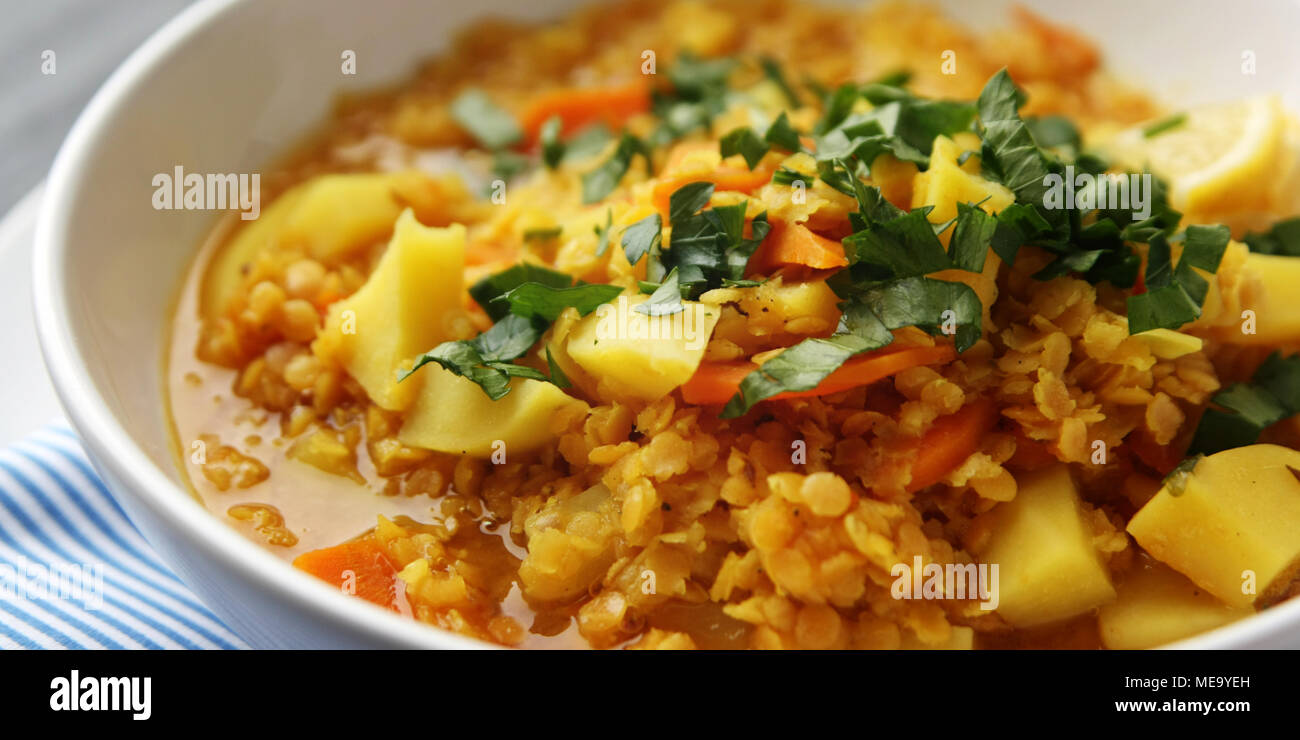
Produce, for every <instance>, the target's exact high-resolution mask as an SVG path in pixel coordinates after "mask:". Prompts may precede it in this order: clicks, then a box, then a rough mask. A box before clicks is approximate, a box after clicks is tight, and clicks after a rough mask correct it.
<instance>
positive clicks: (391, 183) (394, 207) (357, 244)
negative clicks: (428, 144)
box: [279, 172, 426, 265]
mask: <svg viewBox="0 0 1300 740" xmlns="http://www.w3.org/2000/svg"><path fill="white" fill-rule="evenodd" d="M424 179H426V178H425V177H424V175H422V174H420V173H417V172H399V173H379V174H356V175H321V176H320V177H316V178H314V179H312V180H310V181H308V182H307V183H305V184H304V185H302V186H300V187H302V188H303V192H302V195H301V197H300V198H299V201H298V204H297V207H295V208H294V209H293V211H292V212H291V213H290V214H289V215H288V217H287V218H286V219H285V221H284V224H283V226H282V227H281V229H280V234H279V236H280V242H281V243H282V244H284V245H286V246H294V245H301V246H302V247H303V248H304V250H305V251H306V253H307V254H308V255H309V256H311V257H312V258H313V259H315V260H317V261H319V262H323V263H325V264H327V265H329V264H335V263H337V262H339V261H340V260H342V259H344V258H346V257H349V256H351V255H352V254H354V253H355V252H356V250H358V249H361V248H364V247H366V246H369V245H370V244H373V243H375V242H377V241H379V240H381V239H384V238H385V237H387V236H388V235H389V234H391V233H392V231H393V222H394V221H396V220H397V217H398V216H399V215H400V214H401V213H402V209H403V208H404V206H403V204H402V203H401V202H400V201H399V199H398V198H397V197H396V195H395V194H396V192H397V191H398V190H399V189H401V188H405V187H410V186H411V185H412V181H417V180H424Z"/></svg>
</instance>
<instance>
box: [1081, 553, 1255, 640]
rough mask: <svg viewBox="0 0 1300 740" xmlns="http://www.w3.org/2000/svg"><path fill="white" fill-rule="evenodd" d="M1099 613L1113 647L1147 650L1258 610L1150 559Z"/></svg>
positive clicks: (1104, 636) (1103, 635)
mask: <svg viewBox="0 0 1300 740" xmlns="http://www.w3.org/2000/svg"><path fill="white" fill-rule="evenodd" d="M1116 592H1117V593H1118V594H1119V595H1118V597H1117V598H1116V599H1115V601H1112V602H1111V603H1109V604H1107V605H1105V606H1103V607H1102V608H1101V613H1100V614H1099V615H1098V624H1099V627H1100V629H1101V641H1102V643H1103V644H1105V646H1106V647H1108V648H1110V649H1111V650H1145V649H1147V648H1153V647H1159V646H1161V645H1165V644H1167V643H1171V642H1174V641H1175V640H1181V639H1183V638H1185V637H1191V636H1192V635H1197V634H1200V633H1202V632H1206V631H1208V630H1212V629H1214V628H1215V627H1222V626H1223V625H1225V624H1228V623H1229V622H1234V621H1236V620H1238V619H1241V618H1242V617H1245V616H1249V615H1250V614H1253V613H1254V611H1253V610H1252V609H1243V608H1241V607H1231V606H1228V605H1227V604H1224V603H1223V602H1222V601H1219V600H1218V599H1216V598H1214V596H1212V595H1210V594H1209V593H1208V592H1206V591H1205V590H1203V589H1201V588H1200V587H1198V586H1197V585H1196V584H1194V583H1192V582H1191V581H1189V580H1187V578H1186V577H1185V576H1183V575H1181V574H1179V573H1177V572H1175V571H1173V570H1170V569H1169V568H1168V567H1166V566H1164V565H1162V564H1160V563H1157V562H1154V561H1147V562H1145V563H1142V564H1140V565H1138V566H1137V567H1136V568H1134V569H1133V571H1132V572H1131V573H1129V574H1128V575H1126V576H1125V577H1124V579H1123V580H1122V581H1121V582H1120V583H1119V585H1118V586H1117V587H1116Z"/></svg>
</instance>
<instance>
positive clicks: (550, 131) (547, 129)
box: [541, 115, 564, 169]
mask: <svg viewBox="0 0 1300 740" xmlns="http://www.w3.org/2000/svg"><path fill="white" fill-rule="evenodd" d="M563 125H564V119H562V118H560V117H559V116H558V115H554V116H551V117H550V118H548V119H546V123H543V124H542V130H541V144H542V162H543V163H544V164H545V165H546V166H547V167H548V168H550V169H555V168H556V167H559V166H560V162H561V161H562V160H563V159H564V142H563V141H562V140H561V139H560V128H561V127H562V126H563Z"/></svg>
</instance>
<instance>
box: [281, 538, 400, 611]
mask: <svg viewBox="0 0 1300 740" xmlns="http://www.w3.org/2000/svg"><path fill="white" fill-rule="evenodd" d="M293 564H294V567H296V568H299V569H300V570H304V571H306V572H308V573H310V574H312V575H314V576H316V577H317V578H319V579H321V580H322V581H325V582H326V583H328V584H330V585H332V586H335V587H337V588H344V587H345V586H348V585H352V586H355V590H354V591H352V593H354V594H355V595H356V596H359V597H361V598H363V599H365V600H366V601H369V602H371V603H374V604H378V605H380V606H382V607H384V608H386V609H392V610H393V611H401V609H400V608H399V607H398V596H399V590H398V586H399V583H400V582H399V579H398V578H397V567H396V566H395V565H394V564H393V561H392V560H389V558H388V554H387V553H385V552H384V550H383V549H382V548H381V547H380V546H379V544H378V543H377V542H375V541H374V539H373V538H363V539H359V540H353V541H351V542H344V543H343V544H341V545H335V546H333V547H326V548H323V549H320V550H312V551H311V552H305V553H303V554H301V555H299V556H298V557H297V558H295V559H294V561H293ZM402 593H405V591H404V590H403V591H402Z"/></svg>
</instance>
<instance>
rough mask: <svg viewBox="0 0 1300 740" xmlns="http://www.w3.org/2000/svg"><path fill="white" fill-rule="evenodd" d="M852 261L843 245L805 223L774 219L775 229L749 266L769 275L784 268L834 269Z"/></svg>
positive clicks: (756, 252)
mask: <svg viewBox="0 0 1300 740" xmlns="http://www.w3.org/2000/svg"><path fill="white" fill-rule="evenodd" d="M847 264H849V261H848V259H847V258H846V257H845V256H844V245H842V244H840V243H839V242H837V241H835V240H833V239H827V238H826V237H824V236H821V235H819V234H816V233H813V232H812V231H811V230H810V229H809V228H808V227H807V226H804V225H803V224H788V223H783V222H781V221H773V222H772V230H771V232H770V233H768V235H767V238H766V239H764V240H763V243H762V244H760V245H759V246H758V249H757V250H756V251H755V252H754V256H753V257H751V258H750V260H749V267H748V269H749V270H751V271H753V272H754V273H756V274H760V275H770V274H771V273H774V272H776V271H777V270H780V269H781V268H784V267H790V266H802V267H808V268H811V269H814V270H833V269H837V268H840V267H844V266H845V265H847Z"/></svg>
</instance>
